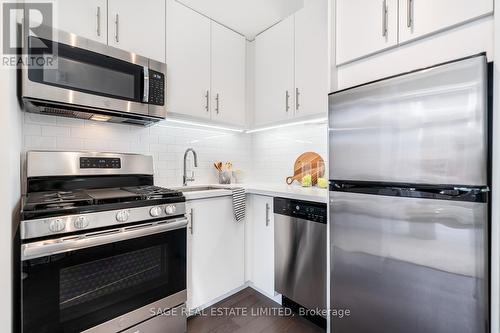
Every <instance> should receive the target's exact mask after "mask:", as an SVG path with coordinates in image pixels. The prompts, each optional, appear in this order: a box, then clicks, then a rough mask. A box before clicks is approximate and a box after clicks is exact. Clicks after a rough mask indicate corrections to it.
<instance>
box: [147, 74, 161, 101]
mask: <svg viewBox="0 0 500 333" xmlns="http://www.w3.org/2000/svg"><path fill="white" fill-rule="evenodd" d="M148 103H149V104H153V105H165V75H164V74H163V73H160V72H157V71H154V70H151V69H150V70H149V100H148Z"/></svg>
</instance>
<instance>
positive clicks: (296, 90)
mask: <svg viewBox="0 0 500 333" xmlns="http://www.w3.org/2000/svg"><path fill="white" fill-rule="evenodd" d="M299 96H300V91H299V88H295V110H297V111H299V107H300V103H299Z"/></svg>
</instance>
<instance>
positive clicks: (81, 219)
mask: <svg viewBox="0 0 500 333" xmlns="http://www.w3.org/2000/svg"><path fill="white" fill-rule="evenodd" d="M73 225H74V226H75V228H77V229H85V228H87V227H88V226H89V219H88V218H86V217H85V216H78V217H77V218H76V219H75V221H73Z"/></svg>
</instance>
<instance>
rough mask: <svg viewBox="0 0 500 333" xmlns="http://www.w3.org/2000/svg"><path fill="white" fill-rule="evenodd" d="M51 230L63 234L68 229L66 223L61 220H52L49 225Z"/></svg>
mask: <svg viewBox="0 0 500 333" xmlns="http://www.w3.org/2000/svg"><path fill="white" fill-rule="evenodd" d="M49 229H50V231H52V232H61V231H63V230H64V229H66V223H64V222H63V220H61V219H56V220H52V221H50V223H49Z"/></svg>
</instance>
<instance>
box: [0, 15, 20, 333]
mask: <svg viewBox="0 0 500 333" xmlns="http://www.w3.org/2000/svg"><path fill="white" fill-rule="evenodd" d="M1 11H2V9H1V8H0V17H2V14H1ZM2 28H3V25H0V36H1V35H2ZM0 54H1V51H0ZM1 55H3V54H1ZM16 96H17V95H16V72H15V69H14V68H11V67H3V66H1V65H0V151H1V152H2V157H1V158H0V223H1V228H2V229H1V232H0V267H1V270H0V272H1V273H0V290H1V291H2V297H0V332H12V330H13V327H12V325H13V320H12V315H13V309H12V301H13V299H12V295H13V276H12V273H13V272H12V267H13V255H12V248H13V247H12V244H13V239H14V236H15V234H14V233H15V231H16V230H17V225H18V223H19V222H18V221H19V212H20V193H21V188H20V151H21V149H22V143H21V140H22V137H21V126H22V125H21V112H20V111H19V106H18V103H17V97H16Z"/></svg>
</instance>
